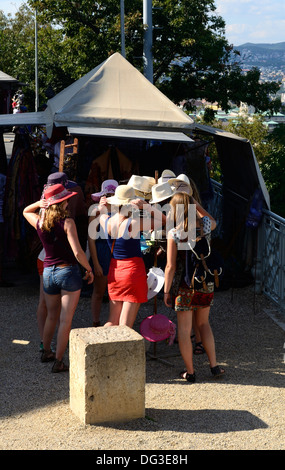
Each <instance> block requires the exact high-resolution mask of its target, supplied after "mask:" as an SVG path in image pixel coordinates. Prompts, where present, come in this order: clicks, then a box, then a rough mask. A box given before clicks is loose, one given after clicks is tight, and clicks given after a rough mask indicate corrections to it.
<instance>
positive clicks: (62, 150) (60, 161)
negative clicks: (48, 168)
mask: <svg viewBox="0 0 285 470" xmlns="http://www.w3.org/2000/svg"><path fill="white" fill-rule="evenodd" d="M64 148H65V141H64V140H61V141H60V152H59V165H58V171H61V172H62V171H63V163H64Z"/></svg>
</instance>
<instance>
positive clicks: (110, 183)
mask: <svg viewBox="0 0 285 470" xmlns="http://www.w3.org/2000/svg"><path fill="white" fill-rule="evenodd" d="M118 186H119V183H118V181H116V180H105V181H103V183H102V184H101V191H100V192H99V193H93V194H91V198H92V199H93V201H96V202H98V201H99V199H100V198H101V197H103V196H106V195H107V194H115V191H116V188H117V187H118Z"/></svg>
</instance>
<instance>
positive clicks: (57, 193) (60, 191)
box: [44, 184, 77, 206]
mask: <svg viewBox="0 0 285 470" xmlns="http://www.w3.org/2000/svg"><path fill="white" fill-rule="evenodd" d="M76 195H77V193H76V192H71V191H68V189H67V188H65V187H64V186H63V185H62V184H53V185H52V186H48V187H47V188H46V190H45V191H44V199H45V200H46V201H47V202H48V205H49V206H51V205H52V204H59V203H60V202H62V201H65V200H66V199H69V198H70V197H72V196H76Z"/></svg>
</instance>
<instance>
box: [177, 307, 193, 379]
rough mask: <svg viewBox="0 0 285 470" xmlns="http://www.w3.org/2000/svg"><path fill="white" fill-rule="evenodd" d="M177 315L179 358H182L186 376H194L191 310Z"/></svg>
mask: <svg viewBox="0 0 285 470" xmlns="http://www.w3.org/2000/svg"><path fill="white" fill-rule="evenodd" d="M176 313H177V324H178V343H179V349H180V352H181V356H182V358H183V361H184V364H185V367H186V370H187V372H188V374H194V366H193V347H192V341H191V331H192V317H193V312H192V310H187V311H185V312H176Z"/></svg>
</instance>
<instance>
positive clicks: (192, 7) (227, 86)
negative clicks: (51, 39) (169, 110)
mask: <svg viewBox="0 0 285 470" xmlns="http://www.w3.org/2000/svg"><path fill="white" fill-rule="evenodd" d="M28 4H29V5H30V6H31V7H32V8H36V9H37V11H38V15H39V18H40V21H41V22H42V24H49V25H50V24H53V25H54V26H56V27H60V28H61V30H62V33H63V38H62V41H63V44H64V47H63V50H62V51H61V53H62V54H63V56H64V57H65V58H67V57H68V59H69V60H68V62H67V63H64V62H63V61H62V67H63V70H64V71H65V72H66V70H67V68H68V70H69V73H70V74H71V77H72V78H73V79H77V78H79V76H82V75H83V74H84V73H87V72H88V71H89V70H91V69H92V68H93V67H95V66H96V65H98V64H99V63H101V62H102V61H103V60H105V59H106V58H107V57H108V56H109V55H111V54H112V53H114V52H116V51H119V52H120V47H121V32H120V2H119V1H118V0H104V2H100V1H98V2H94V1H93V0H81V1H80V2H79V1H73V0H29V1H28ZM152 6H153V19H152V23H153V51H152V52H153V82H154V84H155V85H156V86H157V87H158V88H160V89H161V91H162V92H163V93H164V94H166V95H167V96H168V97H169V98H170V99H171V100H172V101H173V102H174V103H176V104H178V103H179V102H181V101H185V102H186V106H188V108H191V106H192V102H193V99H196V98H199V99H202V98H205V99H207V100H208V101H210V102H214V101H217V102H218V103H219V105H220V106H221V107H222V108H223V109H224V110H228V109H229V101H230V100H231V101H233V102H235V103H236V104H239V103H240V102H241V101H244V102H247V103H248V104H251V105H254V106H255V107H256V109H257V110H268V109H269V108H270V106H271V107H274V106H275V105H276V103H275V102H274V101H272V100H271V99H270V98H269V94H272V93H273V94H274V93H276V91H277V90H278V88H279V85H278V84H276V83H274V82H270V83H266V84H261V83H259V79H260V72H259V71H258V70H257V69H256V70H255V69H253V70H252V71H249V72H247V73H246V74H244V73H243V72H242V69H241V66H240V65H239V63H238V58H237V53H235V51H234V50H233V46H232V45H230V44H229V43H228V41H227V40H226V38H225V22H224V20H223V18H222V17H220V16H218V15H217V14H216V7H215V2H214V1H213V0H180V1H179V2H177V0H153V1H152ZM142 10H143V5H142V1H141V0H125V16H124V21H125V44H126V58H127V59H128V61H129V62H131V63H132V64H133V65H134V66H135V67H136V68H138V69H139V70H140V71H143V40H144V39H143V36H144V25H143V18H142V15H143V11H142ZM279 106H280V103H279Z"/></svg>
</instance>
